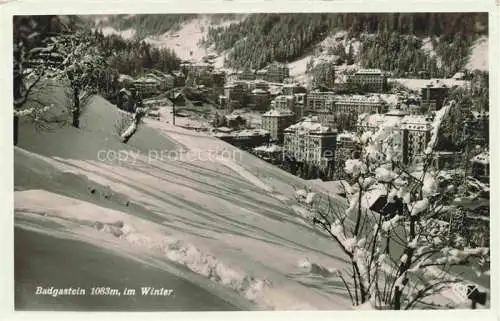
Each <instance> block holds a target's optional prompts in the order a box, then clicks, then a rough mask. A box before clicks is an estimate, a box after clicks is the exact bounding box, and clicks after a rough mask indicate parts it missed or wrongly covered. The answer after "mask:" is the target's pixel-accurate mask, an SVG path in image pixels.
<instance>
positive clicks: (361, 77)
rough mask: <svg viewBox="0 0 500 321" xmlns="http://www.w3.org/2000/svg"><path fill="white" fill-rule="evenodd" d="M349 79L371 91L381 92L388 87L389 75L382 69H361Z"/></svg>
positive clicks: (350, 81) (352, 82)
mask: <svg viewBox="0 0 500 321" xmlns="http://www.w3.org/2000/svg"><path fill="white" fill-rule="evenodd" d="M347 81H348V83H351V84H354V85H357V86H360V87H361V88H363V89H366V90H367V91H369V92H379V93H380V92H384V91H385V90H386V89H387V77H386V75H385V73H384V72H382V70H380V69H361V70H359V71H357V72H356V73H355V74H354V75H351V76H350V77H348V79H347Z"/></svg>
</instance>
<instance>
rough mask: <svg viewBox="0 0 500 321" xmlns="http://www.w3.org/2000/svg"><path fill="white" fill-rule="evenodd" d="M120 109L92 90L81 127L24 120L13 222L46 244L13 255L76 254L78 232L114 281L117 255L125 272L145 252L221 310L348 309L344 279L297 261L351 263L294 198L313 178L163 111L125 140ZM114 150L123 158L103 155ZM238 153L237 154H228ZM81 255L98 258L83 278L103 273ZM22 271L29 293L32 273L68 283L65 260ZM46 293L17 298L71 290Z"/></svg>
mask: <svg viewBox="0 0 500 321" xmlns="http://www.w3.org/2000/svg"><path fill="white" fill-rule="evenodd" d="M119 114H120V113H119V111H118V110H116V109H115V108H114V106H112V105H110V104H109V103H107V102H106V101H105V100H103V99H102V98H99V97H95V99H94V100H93V102H92V103H91V106H90V107H89V109H88V110H87V111H86V113H85V114H84V115H83V116H82V122H81V124H82V126H81V129H79V130H78V129H74V128H62V129H59V130H55V131H52V132H38V131H36V130H35V129H33V128H32V127H31V126H29V125H25V126H23V127H22V129H21V132H20V134H21V136H20V141H19V147H16V148H15V226H16V233H17V234H19V235H21V234H23V233H24V234H26V233H27V236H29V237H28V240H31V241H26V240H24V241H23V242H25V243H26V242H27V243H28V244H25V245H24V246H26V247H27V248H34V249H38V250H36V251H38V252H36V251H35V250H33V251H35V252H33V253H32V252H26V253H24V252H23V251H21V252H19V254H18V256H20V257H18V258H16V262H23V261H25V258H26V257H25V255H32V256H34V257H36V260H37V261H39V264H37V266H52V265H51V264H49V263H50V260H51V259H52V256H53V255H56V254H53V255H52V254H50V255H46V256H44V255H42V256H40V255H38V253H39V251H43V252H47V251H49V250H50V249H51V248H53V247H54V248H55V249H57V251H62V253H63V254H61V253H60V252H58V253H59V254H58V255H59V256H60V255H63V257H68V264H73V263H71V262H73V261H72V260H73V259H71V257H73V255H72V253H71V252H72V250H71V248H67V247H65V246H64V244H66V242H75V241H78V242H79V243H78V244H81V245H79V246H78V247H77V248H80V247H81V248H82V251H84V252H85V253H87V252H88V251H91V252H99V253H102V254H103V255H100V256H99V262H100V263H101V265H100V268H99V271H101V272H102V275H107V276H109V278H110V279H109V282H108V281H107V282H108V283H109V284H113V283H118V284H123V285H125V286H128V285H127V284H128V281H126V280H123V279H119V277H118V276H112V275H111V274H113V273H112V271H110V270H108V266H109V268H110V269H111V268H112V266H114V265H116V264H115V262H116V260H120V261H123V263H121V265H120V266H121V267H120V269H121V270H124V271H127V270H128V269H130V270H133V269H136V265H137V262H141V264H143V266H147V267H149V268H150V269H151V270H152V273H153V274H154V275H158V273H160V272H162V271H164V272H165V278H166V279H167V280H168V279H174V280H175V282H179V284H181V283H192V284H194V285H192V286H195V287H198V288H200V291H202V293H205V294H203V296H204V300H205V303H206V302H207V301H209V299H210V298H212V299H213V301H214V302H216V303H213V308H215V309H217V308H218V309H223V310H227V309H233V308H235V309H248V307H249V306H250V307H252V309H349V308H350V302H349V299H348V298H347V297H346V295H345V292H344V291H345V290H344V289H343V287H342V285H341V284H340V280H338V279H336V277H334V276H328V277H324V276H321V275H316V274H314V273H313V272H314V271H312V272H311V271H310V269H309V268H307V267H305V268H304V267H303V266H302V267H301V266H300V264H299V263H300V262H302V261H303V260H304V259H306V258H307V259H308V260H310V261H311V262H314V263H315V264H316V265H320V266H325V267H327V268H339V267H343V266H344V264H345V261H344V258H343V256H342V254H341V251H340V250H339V249H338V248H337V247H336V245H335V244H334V243H333V242H332V241H331V240H329V239H328V238H327V237H326V236H325V235H323V234H322V233H320V232H318V231H317V230H315V229H313V228H312V227H310V226H309V225H308V224H307V223H305V222H304V219H303V218H302V217H301V216H300V214H299V213H301V211H300V208H299V207H297V206H295V205H296V202H295V201H294V197H293V195H294V186H295V187H297V188H303V187H304V186H305V182H304V181H302V180H301V179H298V178H296V177H294V176H292V175H290V174H288V173H286V172H283V171H281V170H280V169H277V168H275V167H272V166H271V165H269V164H267V163H265V162H263V161H261V160H259V159H258V158H256V157H254V156H252V155H250V154H247V153H244V152H240V151H238V150H236V149H235V148H233V147H232V146H230V145H228V144H226V143H224V142H222V141H219V140H217V139H215V138H212V137H209V136H205V135H203V134H199V133H194V132H190V131H187V130H184V129H181V128H177V127H173V126H171V125H169V124H166V123H164V122H159V121H153V120H151V121H149V120H148V126H144V127H143V128H141V130H140V131H139V132H138V133H137V135H136V136H134V137H133V138H132V140H131V141H130V142H129V144H128V145H122V144H121V143H119V141H118V139H117V135H116V134H115V133H114V129H113V126H112V125H110V124H113V123H114V122H116V121H117V119H118V118H119ZM47 142H50V144H47ZM108 151H111V152H116V153H118V154H117V155H120V156H121V159H122V161H117V160H115V159H110V160H106V159H104V157H105V155H106V152H108ZM161 151H165V154H164V159H160V157H159V156H158V155H160V154H159V153H161ZM157 152H158V154H156V153H157ZM233 153H234V155H236V156H235V157H234V159H233V157H229V156H228V155H233ZM167 154H168V155H169V156H167ZM113 155H114V156H117V155H115V154H109V155H108V156H109V157H111V158H112V156H113ZM224 155H225V156H224ZM148 156H150V157H148ZM340 202H341V201H339V204H340ZM296 210H297V211H296ZM30 233H31V234H30ZM43 235H46V236H43ZM47 238H48V239H47ZM38 240H45V241H46V243H45V241H44V242H42V243H40V244H39V241H38ZM68 240H73V241H68ZM42 244H46V245H45V247H44V246H43V245H42ZM48 244H52V245H48ZM85 244H87V245H85ZM35 245H36V246H35ZM47 246H49V247H47ZM89 246H90V247H89ZM83 248H86V250H83ZM75 251H78V250H76V249H75ZM64 253H66V254H64ZM106 253H108V254H106ZM83 255H84V254H82V256H83ZM78 256H80V255H78ZM277 257H279V260H276V258H277ZM96 259H97V258H96ZM18 264H22V263H18ZM81 264H89V267H88V269H86V270H85V271H86V272H82V273H83V274H82V275H81V276H79V278H80V281H79V282H80V283H82V282H87V283H86V284H89V283H90V284H95V283H99V282H100V281H99V280H102V277H101V276H100V273H101V272H98V271H97V270H95V266H94V263H92V262H82V263H81ZM92 266H94V267H92ZM82 269H83V267H82ZM20 271H22V272H20V275H18V276H16V281H19V282H17V283H16V284H17V288H16V292H17V293H19V295H21V294H23V293H24V294H25V295H27V294H26V293H28V292H29V287H30V286H31V285H30V284H31V283H30V281H29V280H30V279H33V274H35V276H36V277H35V278H34V279H41V280H46V281H47V283H48V284H53V285H54V286H63V285H64V284H61V282H62V283H64V282H70V281H71V279H67V278H59V275H60V274H61V273H64V266H54V267H53V268H52V269H48V270H46V269H40V270H30V269H27V268H26V269H20ZM134 271H135V270H134ZM23 273H25V274H23ZM131 273H132V272H131ZM51 282H52V283H51ZM151 282H153V281H151ZM170 283H171V282H170ZM70 284H71V283H70ZM158 284H165V282H159V283H158ZM66 285H68V284H67V283H66ZM158 286H159V285H158ZM183 289H184V288H178V289H174V291H178V292H179V293H178V300H180V301H181V302H182V306H183V307H184V308H188V309H196V307H198V308H199V305H197V304H198V303H196V302H197V301H195V300H196V298H193V299H192V300H189V298H188V297H187V296H186V294H185V293H182V291H184V290H183ZM46 300H48V301H45V302H41V301H40V302H39V301H38V299H36V298H33V297H30V296H29V295H28V296H27V297H26V296H25V297H24V298H23V299H22V300H19V302H22V304H25V306H26V307H33V306H35V307H37V306H38V307H40V304H55V305H60V304H61V302H62V301H60V300H64V299H63V298H62V297H61V298H48V299H46ZM110 300H111V299H110ZM224 302H226V303H224ZM77 303H78V304H80V305H82V306H89V305H92V304H97V305H98V306H102V305H103V304H111V303H110V301H105V302H87V301H84V299H83V298H82V301H77ZM77 303H75V304H77ZM157 303H158V302H157ZM134 304H135V305H134V306H135V307H136V308H139V309H140V308H141V303H140V302H136V303H134ZM202 304H204V303H202ZM228 306H231V307H232V308H228ZM165 307H166V309H169V308H168V304H165ZM142 308H144V306H142ZM173 309H175V307H174V308H173ZM178 309H179V307H178Z"/></svg>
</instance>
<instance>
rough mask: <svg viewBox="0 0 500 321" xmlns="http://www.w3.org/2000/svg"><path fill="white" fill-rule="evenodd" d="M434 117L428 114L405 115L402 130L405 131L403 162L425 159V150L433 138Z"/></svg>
mask: <svg viewBox="0 0 500 321" xmlns="http://www.w3.org/2000/svg"><path fill="white" fill-rule="evenodd" d="M431 124H432V117H429V116H426V115H409V116H405V117H403V119H402V121H401V130H402V133H403V163H404V164H409V163H411V162H414V161H420V160H423V157H424V156H425V154H424V152H425V150H426V149H427V145H428V144H429V141H430V139H431V130H432V126H431Z"/></svg>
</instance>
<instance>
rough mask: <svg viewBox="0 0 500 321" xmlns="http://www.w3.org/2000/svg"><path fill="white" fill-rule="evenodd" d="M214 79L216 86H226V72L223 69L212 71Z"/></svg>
mask: <svg viewBox="0 0 500 321" xmlns="http://www.w3.org/2000/svg"><path fill="white" fill-rule="evenodd" d="M212 81H213V84H214V85H215V86H218V87H220V86H224V83H225V81H226V73H225V72H224V71H221V70H216V71H214V72H213V73H212Z"/></svg>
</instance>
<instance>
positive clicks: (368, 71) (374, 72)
mask: <svg viewBox="0 0 500 321" xmlns="http://www.w3.org/2000/svg"><path fill="white" fill-rule="evenodd" d="M356 74H358V75H370V74H372V75H377V74H383V72H382V70H380V69H360V70H358V71H357V72H356Z"/></svg>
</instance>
